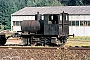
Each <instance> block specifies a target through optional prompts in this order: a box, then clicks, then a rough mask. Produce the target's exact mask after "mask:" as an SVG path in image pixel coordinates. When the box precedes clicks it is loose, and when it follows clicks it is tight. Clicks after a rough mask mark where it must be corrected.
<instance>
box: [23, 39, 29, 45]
mask: <svg viewBox="0 0 90 60" xmlns="http://www.w3.org/2000/svg"><path fill="white" fill-rule="evenodd" d="M22 43H23V45H24V46H27V45H28V39H27V38H22Z"/></svg>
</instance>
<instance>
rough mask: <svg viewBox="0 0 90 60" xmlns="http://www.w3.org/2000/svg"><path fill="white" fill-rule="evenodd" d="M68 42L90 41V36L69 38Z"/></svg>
mask: <svg viewBox="0 0 90 60" xmlns="http://www.w3.org/2000/svg"><path fill="white" fill-rule="evenodd" d="M68 40H90V36H75V37H74V38H73V37H69V38H68Z"/></svg>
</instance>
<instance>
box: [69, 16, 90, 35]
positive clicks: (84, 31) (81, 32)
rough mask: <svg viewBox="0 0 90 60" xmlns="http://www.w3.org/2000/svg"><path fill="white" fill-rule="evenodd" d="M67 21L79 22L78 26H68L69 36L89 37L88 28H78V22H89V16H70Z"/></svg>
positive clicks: (89, 29) (89, 28) (89, 30)
mask: <svg viewBox="0 0 90 60" xmlns="http://www.w3.org/2000/svg"><path fill="white" fill-rule="evenodd" d="M69 19H70V20H69V21H79V26H69V34H75V36H90V26H80V21H90V15H75V16H74V15H71V16H70V17H69Z"/></svg>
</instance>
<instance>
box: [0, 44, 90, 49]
mask: <svg viewBox="0 0 90 60" xmlns="http://www.w3.org/2000/svg"><path fill="white" fill-rule="evenodd" d="M0 48H8V49H61V50H62V49H64V50H66V49H69V50H90V46H75V47H72V46H68V47H64V46H60V47H49V46H23V45H22V46H21V45H17V44H12V45H5V46H0Z"/></svg>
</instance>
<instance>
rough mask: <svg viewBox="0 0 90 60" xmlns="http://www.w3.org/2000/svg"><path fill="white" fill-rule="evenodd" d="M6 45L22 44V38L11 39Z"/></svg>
mask: <svg viewBox="0 0 90 60" xmlns="http://www.w3.org/2000/svg"><path fill="white" fill-rule="evenodd" d="M6 44H22V40H21V39H20V38H12V37H11V38H9V39H8V40H7V42H6Z"/></svg>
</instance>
